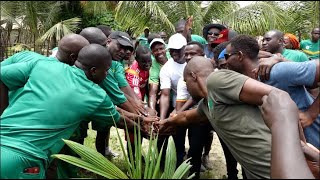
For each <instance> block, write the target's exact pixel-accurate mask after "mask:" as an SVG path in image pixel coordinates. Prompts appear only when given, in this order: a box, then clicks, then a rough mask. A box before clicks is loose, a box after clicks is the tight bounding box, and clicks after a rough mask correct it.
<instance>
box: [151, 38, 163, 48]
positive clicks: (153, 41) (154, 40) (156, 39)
mask: <svg viewBox="0 0 320 180" xmlns="http://www.w3.org/2000/svg"><path fill="white" fill-rule="evenodd" d="M155 42H160V43H162V44H164V45H166V43H165V42H164V41H163V39H161V38H154V39H153V40H152V41H151V42H150V45H149V47H150V49H151V46H152V44H153V43H155Z"/></svg>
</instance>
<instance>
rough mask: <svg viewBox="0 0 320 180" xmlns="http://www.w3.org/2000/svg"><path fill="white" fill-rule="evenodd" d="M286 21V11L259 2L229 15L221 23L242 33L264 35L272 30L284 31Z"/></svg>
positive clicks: (267, 3)
mask: <svg viewBox="0 0 320 180" xmlns="http://www.w3.org/2000/svg"><path fill="white" fill-rule="evenodd" d="M271 3H272V2H271ZM286 19H287V17H286V12H285V11H284V10H282V9H281V8H279V7H278V6H275V4H270V3H269V2H263V1H259V2H256V3H253V4H251V5H249V6H246V7H243V8H240V9H238V10H236V11H234V12H231V13H229V14H228V15H226V16H224V17H222V19H221V22H222V23H223V24H226V25H227V26H229V27H231V28H233V29H235V30H236V31H238V32H240V33H244V34H251V35H262V34H264V33H265V32H266V31H268V30H270V29H280V30H281V29H283V28H284V26H285V20H286Z"/></svg>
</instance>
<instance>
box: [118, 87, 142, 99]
mask: <svg viewBox="0 0 320 180" xmlns="http://www.w3.org/2000/svg"><path fill="white" fill-rule="evenodd" d="M121 90H122V91H123V92H124V93H125V94H126V95H127V96H130V97H131V98H132V99H133V100H134V101H138V100H139V99H138V98H137V96H136V95H135V94H134V92H133V90H132V89H131V88H130V86H125V87H122V88H121Z"/></svg>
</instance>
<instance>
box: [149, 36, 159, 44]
mask: <svg viewBox="0 0 320 180" xmlns="http://www.w3.org/2000/svg"><path fill="white" fill-rule="evenodd" d="M154 38H161V36H160V34H158V33H151V34H149V36H148V44H150V43H151V41H152V40H153V39H154Z"/></svg>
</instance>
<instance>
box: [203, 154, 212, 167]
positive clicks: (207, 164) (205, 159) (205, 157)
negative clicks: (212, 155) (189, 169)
mask: <svg viewBox="0 0 320 180" xmlns="http://www.w3.org/2000/svg"><path fill="white" fill-rule="evenodd" d="M209 162H210V161H209V155H203V156H202V164H203V166H204V167H205V168H206V169H208V170H212V169H213V168H212V166H211V165H210V163H209Z"/></svg>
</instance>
